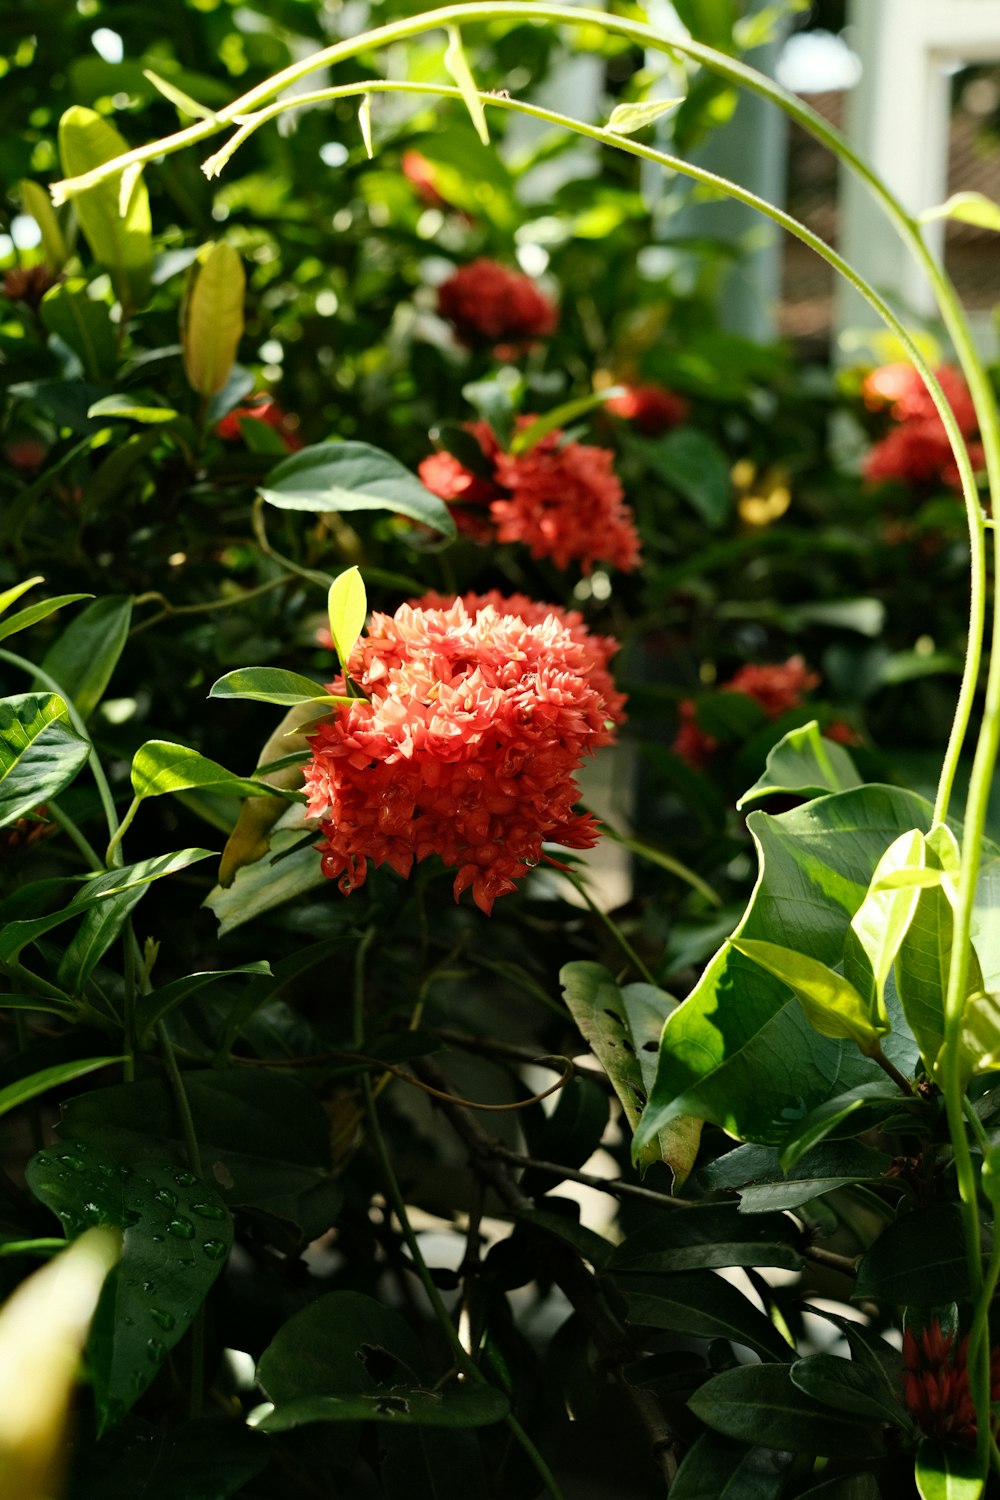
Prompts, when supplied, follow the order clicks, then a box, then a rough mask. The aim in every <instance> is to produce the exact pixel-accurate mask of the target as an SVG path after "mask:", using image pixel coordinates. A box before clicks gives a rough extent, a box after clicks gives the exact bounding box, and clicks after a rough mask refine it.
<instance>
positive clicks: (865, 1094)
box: [781, 1078, 920, 1176]
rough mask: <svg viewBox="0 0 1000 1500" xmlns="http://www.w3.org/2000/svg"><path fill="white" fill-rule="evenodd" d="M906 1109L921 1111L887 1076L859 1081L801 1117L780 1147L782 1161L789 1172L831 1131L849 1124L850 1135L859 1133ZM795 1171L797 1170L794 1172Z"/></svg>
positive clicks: (838, 1131)
mask: <svg viewBox="0 0 1000 1500" xmlns="http://www.w3.org/2000/svg"><path fill="white" fill-rule="evenodd" d="M902 1109H906V1110H907V1111H908V1112H911V1113H912V1114H913V1115H914V1117H915V1123H916V1116H917V1115H918V1114H919V1113H920V1101H919V1100H918V1099H917V1098H915V1097H912V1096H911V1097H909V1098H908V1097H907V1096H906V1095H904V1094H902V1093H901V1092H900V1090H899V1088H898V1086H897V1085H896V1084H893V1083H890V1082H889V1080H888V1079H887V1078H886V1079H883V1080H882V1081H880V1080H878V1079H875V1080H873V1081H872V1082H871V1083H862V1084H858V1086H857V1087H856V1088H853V1089H848V1090H847V1092H846V1093H843V1094H835V1095H834V1097H833V1098H832V1099H826V1100H824V1102H823V1103H822V1104H818V1105H817V1106H816V1108H815V1109H814V1110H811V1111H810V1112H809V1114H807V1115H806V1117H805V1119H803V1120H800V1121H799V1123H798V1124H797V1125H796V1127H795V1129H794V1130H793V1131H791V1132H790V1133H789V1134H788V1135H787V1136H786V1138H785V1141H784V1144H783V1146H782V1148H781V1165H782V1166H783V1167H784V1169H785V1171H786V1172H789V1173H790V1172H792V1171H793V1169H794V1168H795V1167H796V1165H797V1164H798V1165H801V1163H800V1161H799V1159H800V1157H804V1156H805V1155H806V1154H807V1153H808V1154H809V1155H810V1156H811V1155H812V1154H813V1152H814V1150H815V1149H816V1148H817V1146H818V1145H819V1143H820V1141H823V1140H825V1139H826V1138H827V1136H830V1135H843V1134H844V1132H845V1130H846V1129H847V1128H848V1127H849V1128H850V1131H851V1134H852V1135H860V1133H861V1131H862V1130H870V1129H871V1127H872V1126H873V1125H875V1124H877V1123H878V1122H879V1120H884V1119H886V1118H887V1117H888V1116H890V1115H894V1114H898V1113H899V1111H900V1110H902ZM797 1175H798V1173H796V1176H797Z"/></svg>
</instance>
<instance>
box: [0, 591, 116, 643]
mask: <svg viewBox="0 0 1000 1500" xmlns="http://www.w3.org/2000/svg"><path fill="white" fill-rule="evenodd" d="M93 597H94V596H93V594H57V595H56V596H55V597H54V598H52V599H42V600H41V602H40V603H38V604H29V605H28V607H27V608H26V609H19V610H18V611H17V613H16V614H13V615H8V616H7V618H6V619H5V620H0V641H5V640H6V639H7V637H8V636H10V635H17V633H18V632H19V631H21V630H27V629H28V628H29V627H30V626H32V625H37V624H38V622H39V620H47V619H48V617H49V615H54V614H55V612H56V610H57V609H63V608H64V607H65V605H67V604H76V603H77V602H78V601H79V600H80V599H92V598H93Z"/></svg>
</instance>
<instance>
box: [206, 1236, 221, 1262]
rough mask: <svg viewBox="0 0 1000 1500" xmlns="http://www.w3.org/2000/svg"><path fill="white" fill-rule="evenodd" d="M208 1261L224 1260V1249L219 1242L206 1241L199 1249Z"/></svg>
mask: <svg viewBox="0 0 1000 1500" xmlns="http://www.w3.org/2000/svg"><path fill="white" fill-rule="evenodd" d="M201 1248H202V1249H203V1250H204V1252H205V1254H206V1255H207V1256H208V1258H209V1260H224V1259H225V1255H226V1247H225V1245H224V1244H223V1243H222V1241H221V1240H206V1241H205V1243H204V1244H203V1245H202V1247H201Z"/></svg>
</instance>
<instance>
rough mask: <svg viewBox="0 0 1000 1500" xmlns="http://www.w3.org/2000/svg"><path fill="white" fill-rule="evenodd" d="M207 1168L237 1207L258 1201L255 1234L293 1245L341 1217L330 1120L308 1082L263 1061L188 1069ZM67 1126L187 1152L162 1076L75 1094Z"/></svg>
mask: <svg viewBox="0 0 1000 1500" xmlns="http://www.w3.org/2000/svg"><path fill="white" fill-rule="evenodd" d="M184 1090H185V1093H186V1094H187V1096H188V1102H189V1104H190V1106H191V1114H192V1118H193V1120H194V1126H195V1134H196V1136H197V1138H198V1143H199V1148H200V1151H201V1163H202V1175H203V1176H204V1177H205V1179H206V1180H207V1181H209V1182H212V1183H214V1184H215V1186H216V1188H217V1190H218V1191H219V1192H220V1193H221V1195H222V1197H223V1198H224V1199H225V1201H226V1203H227V1204H229V1206H230V1207H231V1208H233V1209H236V1208H240V1209H244V1210H247V1211H252V1213H253V1222H254V1226H255V1235H262V1236H263V1237H265V1238H266V1233H265V1230H268V1232H271V1233H278V1234H280V1236H281V1241H280V1242H281V1246H282V1248H283V1249H285V1250H287V1251H289V1252H290V1253H291V1252H293V1251H295V1250H296V1249H297V1248H299V1247H300V1246H301V1245H303V1244H306V1243H308V1241H309V1240H313V1239H315V1238H316V1237H317V1235H320V1234H323V1233H325V1232H326V1230H327V1229H329V1228H330V1226H331V1225H332V1224H333V1223H334V1222H335V1221H336V1217H337V1212H338V1209H339V1205H340V1202H341V1200H342V1196H343V1195H342V1190H341V1188H340V1185H339V1183H338V1182H337V1181H336V1179H334V1178H333V1177H332V1176H331V1173H330V1122H329V1119H328V1118H327V1115H326V1113H325V1111H324V1109H323V1106H322V1105H321V1104H320V1102H319V1101H318V1100H317V1099H316V1098H315V1096H314V1095H313V1094H312V1093H311V1092H310V1090H309V1089H307V1088H305V1087H304V1086H303V1085H302V1084H301V1083H299V1082H298V1081H297V1080H295V1079H293V1078H286V1077H282V1076H278V1075H276V1074H275V1073H274V1072H273V1071H269V1070H267V1069H263V1068H246V1069H213V1068H208V1069H195V1070H192V1071H188V1072H185V1074H184ZM60 1134H61V1135H62V1136H63V1137H64V1138H65V1139H67V1140H69V1139H72V1141H86V1142H89V1143H91V1144H92V1145H93V1146H94V1147H95V1148H97V1149H100V1150H104V1149H107V1150H110V1151H112V1152H114V1153H115V1154H116V1155H119V1156H121V1157H122V1158H123V1159H125V1160H127V1161H129V1162H140V1161H145V1160H146V1159H152V1160H157V1159H162V1157H163V1154H164V1152H165V1150H167V1149H170V1148H172V1149H173V1151H174V1154H175V1155H176V1157H177V1160H178V1161H183V1160H184V1145H183V1143H182V1141H181V1139H180V1130H179V1127H178V1123H177V1111H176V1108H175V1106H174V1101H173V1096H172V1094H171V1091H170V1088H169V1087H168V1085H167V1084H166V1083H165V1082H164V1081H163V1080H162V1079H158V1078H151V1079H144V1080H143V1081H142V1082H140V1083H129V1084H121V1085H119V1086H118V1087H115V1088H105V1089H99V1090H96V1091H94V1092H93V1093H88V1094H77V1095H76V1096H75V1097H74V1098H72V1099H71V1100H69V1101H68V1103H67V1104H66V1105H65V1106H64V1109H63V1119H62V1122H61V1124H60Z"/></svg>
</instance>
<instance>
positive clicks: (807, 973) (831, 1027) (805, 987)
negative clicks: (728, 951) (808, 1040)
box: [732, 938, 887, 1053]
mask: <svg viewBox="0 0 1000 1500" xmlns="http://www.w3.org/2000/svg"><path fill="white" fill-rule="evenodd" d="M732 944H733V947H734V948H735V949H736V950H737V952H739V953H742V954H744V956H745V957H747V958H751V959H753V961H754V963H758V964H760V965H761V967H762V968H765V969H767V971H768V973H769V974H773V975H774V976H775V978H776V979H780V980H782V981H783V983H785V984H787V985H788V986H789V988H790V989H792V990H794V992H795V995H796V997H797V999H798V1001H799V1004H800V1005H801V1006H802V1009H803V1010H804V1011H805V1013H806V1017H807V1019H808V1021H809V1024H810V1026H814V1027H815V1028H816V1030H817V1031H818V1032H819V1033H820V1035H821V1036H829V1037H848V1038H849V1039H850V1040H851V1041H853V1042H856V1043H857V1044H858V1046H859V1047H860V1048H861V1050H862V1051H863V1052H866V1053H870V1052H871V1051H872V1049H873V1048H874V1047H876V1046H877V1045H878V1039H879V1037H880V1036H882V1035H883V1034H884V1032H885V1031H886V1030H887V1027H886V1026H880V1025H879V1024H878V1023H877V1022H876V1021H874V1020H873V1019H872V1017H871V1016H870V1015H869V1012H868V1007H867V1005H866V1004H865V1002H864V1000H863V999H862V997H861V996H860V995H859V994H858V992H857V990H856V989H855V988H854V986H853V984H851V983H849V981H848V980H846V979H845V978H844V976H843V975H842V974H838V973H837V972H836V971H835V970H834V969H831V968H830V967H829V965H828V964H822V963H820V962H819V960H818V959H815V958H810V957H809V956H808V955H807V954H805V953H797V952H796V951H795V949H794V948H782V947H781V946H780V945H779V944H777V943H765V942H762V941H760V939H750V938H733V939H732Z"/></svg>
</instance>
